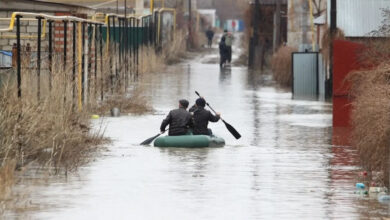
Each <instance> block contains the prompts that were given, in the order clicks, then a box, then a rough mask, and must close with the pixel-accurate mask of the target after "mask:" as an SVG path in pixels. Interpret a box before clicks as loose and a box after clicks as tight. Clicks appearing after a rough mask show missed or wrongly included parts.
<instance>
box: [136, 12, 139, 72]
mask: <svg viewBox="0 0 390 220" xmlns="http://www.w3.org/2000/svg"><path fill="white" fill-rule="evenodd" d="M136 41H137V43H136V45H137V47H136V53H137V55H136V57H137V63H136V66H137V67H136V76H137V79H138V71H139V66H138V64H139V20H138V19H136Z"/></svg>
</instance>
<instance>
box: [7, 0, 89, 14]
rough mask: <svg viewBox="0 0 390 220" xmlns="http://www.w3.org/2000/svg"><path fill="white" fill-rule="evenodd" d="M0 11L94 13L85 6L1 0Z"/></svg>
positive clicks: (25, 0)
mask: <svg viewBox="0 0 390 220" xmlns="http://www.w3.org/2000/svg"><path fill="white" fill-rule="evenodd" d="M0 11H27V12H75V13H82V14H93V13H94V12H95V10H94V9H93V8H90V7H86V6H81V5H74V4H68V3H58V2H49V1H44V0H1V1H0Z"/></svg>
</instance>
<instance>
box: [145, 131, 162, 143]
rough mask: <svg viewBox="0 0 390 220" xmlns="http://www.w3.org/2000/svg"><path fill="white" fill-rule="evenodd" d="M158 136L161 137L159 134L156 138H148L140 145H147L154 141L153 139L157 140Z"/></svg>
mask: <svg viewBox="0 0 390 220" xmlns="http://www.w3.org/2000/svg"><path fill="white" fill-rule="evenodd" d="M165 131H167V130H165ZM160 135H161V133H160V134H158V135H156V136H153V137H151V138H148V139H146V140H145V141H144V142H142V143H141V144H140V145H149V144H151V143H152V142H153V141H154V139H156V138H158V137H159V136H160Z"/></svg>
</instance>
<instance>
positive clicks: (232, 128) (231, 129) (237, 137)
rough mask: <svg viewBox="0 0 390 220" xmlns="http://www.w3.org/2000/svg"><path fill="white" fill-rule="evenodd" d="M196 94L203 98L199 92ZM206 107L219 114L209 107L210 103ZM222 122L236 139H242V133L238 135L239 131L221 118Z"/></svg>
mask: <svg viewBox="0 0 390 220" xmlns="http://www.w3.org/2000/svg"><path fill="white" fill-rule="evenodd" d="M195 93H196V94H197V95H198V96H199V97H200V98H202V96H200V94H199V92H197V91H195ZM206 105H207V106H208V107H209V108H210V109H211V110H212V111H213V112H214V113H215V114H217V112H215V110H214V109H213V108H212V107H211V106H210V105H209V103H208V102H206ZM221 120H222V122H223V123H224V124H225V126H226V128H227V129H228V130H229V132H230V133H231V134H232V135H233V136H234V137H235V138H236V139H240V138H241V135H240V133H238V131H237V130H236V129H235V128H234V127H233V126H231V125H230V124H229V123H227V122H226V121H225V120H223V119H222V118H221Z"/></svg>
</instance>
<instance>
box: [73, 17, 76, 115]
mask: <svg viewBox="0 0 390 220" xmlns="http://www.w3.org/2000/svg"><path fill="white" fill-rule="evenodd" d="M76 25H77V22H76V21H73V48H72V51H73V67H72V99H73V100H72V103H73V104H72V105H73V108H74V107H75V98H76V28H77V27H76Z"/></svg>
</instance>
